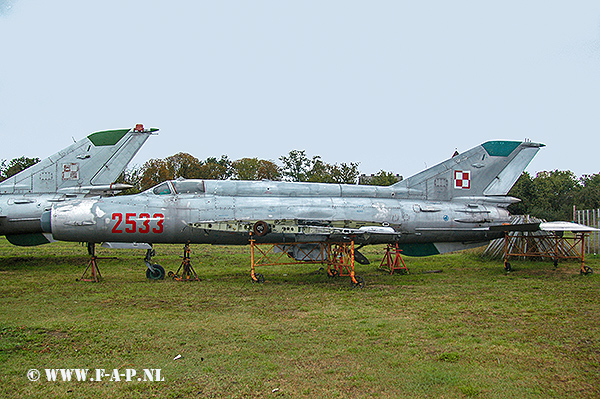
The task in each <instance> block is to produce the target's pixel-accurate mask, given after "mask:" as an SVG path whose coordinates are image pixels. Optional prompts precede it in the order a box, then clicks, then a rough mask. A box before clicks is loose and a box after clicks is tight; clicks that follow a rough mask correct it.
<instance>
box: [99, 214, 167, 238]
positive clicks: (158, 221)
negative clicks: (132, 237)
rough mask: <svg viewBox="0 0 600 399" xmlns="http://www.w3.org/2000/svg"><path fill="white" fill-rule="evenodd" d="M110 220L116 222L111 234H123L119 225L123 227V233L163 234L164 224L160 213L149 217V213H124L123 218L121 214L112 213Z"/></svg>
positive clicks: (163, 216) (163, 217)
mask: <svg viewBox="0 0 600 399" xmlns="http://www.w3.org/2000/svg"><path fill="white" fill-rule="evenodd" d="M112 220H116V221H117V222H116V223H115V225H114V226H113V228H112V230H111V232H112V233H117V234H118V233H123V228H122V227H121V224H124V225H125V233H135V232H138V233H142V234H147V233H150V231H152V232H153V233H156V234H160V233H162V232H163V223H164V222H165V215H163V214H162V213H155V214H154V215H152V217H150V214H149V213H140V214H139V216H138V214H137V213H126V214H125V217H124V218H123V214H122V213H113V214H112Z"/></svg>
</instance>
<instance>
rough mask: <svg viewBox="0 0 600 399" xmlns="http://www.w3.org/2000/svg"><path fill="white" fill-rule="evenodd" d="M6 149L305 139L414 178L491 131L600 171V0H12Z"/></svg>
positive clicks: (263, 151)
mask: <svg viewBox="0 0 600 399" xmlns="http://www.w3.org/2000/svg"><path fill="white" fill-rule="evenodd" d="M0 38H1V39H0V57H1V58H0V137H1V138H2V141H1V143H2V144H1V145H0V159H7V160H10V159H12V158H16V157H20V156H23V155H25V156H28V157H40V158H45V157H46V156H48V155H51V154H53V153H55V152H57V151H58V150H60V149H62V148H64V147H66V146H68V145H69V144H70V143H72V138H75V139H77V140H78V139H81V138H83V137H85V136H87V135H88V134H90V133H92V132H95V131H99V130H106V129H113V128H126V127H133V126H134V125H135V124H136V123H143V124H144V125H145V126H147V127H158V128H160V132H159V135H158V136H154V137H151V138H150V139H149V140H148V141H147V142H146V144H145V146H144V147H143V148H142V149H141V150H140V152H139V154H138V155H137V156H136V158H135V159H134V161H133V164H137V165H141V164H143V163H144V162H145V161H146V160H148V159H151V158H164V157H166V156H169V155H173V154H175V153H177V152H182V151H183V152H188V153H190V154H192V155H194V156H195V157H197V158H199V159H206V158H207V157H211V156H215V157H220V156H221V155H222V154H226V155H227V156H228V157H229V158H230V159H232V160H235V159H239V158H243V157H258V158H263V159H269V160H273V161H277V160H278V158H279V157H280V156H282V155H287V154H288V153H289V151H290V150H293V149H298V150H306V153H307V155H309V156H311V157H312V156H313V155H320V156H321V157H322V159H323V160H324V161H325V162H328V163H340V162H359V163H360V165H359V169H360V171H361V172H362V173H366V174H371V173H376V172H378V171H379V170H382V169H383V170H386V171H390V172H394V173H400V174H402V175H404V176H405V177H407V176H410V175H412V174H414V173H416V172H418V171H420V170H422V169H423V168H425V167H426V166H433V165H434V164H436V163H438V162H441V161H443V160H444V159H446V158H448V157H450V155H452V153H453V152H454V150H455V149H458V151H461V152H462V151H465V150H467V149H469V148H471V147H474V146H476V145H478V144H480V143H482V142H484V141H488V140H497V139H505V140H524V139H525V138H529V139H531V140H532V141H536V142H542V143H545V144H546V145H547V147H546V148H544V149H542V150H541V151H540V153H539V154H538V155H537V157H536V158H535V159H534V160H533V162H532V163H531V164H530V166H529V168H528V170H529V171H530V172H532V173H535V172H537V171H541V170H554V169H559V170H572V171H573V172H574V173H575V174H576V175H577V176H581V175H582V174H591V173H599V172H600V161H599V160H598V159H599V156H598V153H599V151H600V146H599V144H600V139H599V133H600V1H598V0H594V1H577V0H573V1H547V0H545V1H542V0H540V1H523V0H520V1H506V0H505V1H478V0H472V1H460V0H453V1H446V0H444V1H419V2H416V1H402V0H390V1H387V0H385V1H383V0H382V1H377V0H371V1H352V0H343V1H330V0H319V1H310V0H302V1H299V0H298V1H285V0H268V1H261V0H244V1H242V0H238V1H214V0H211V1H202V0H200V1H175V0H174V1H168V2H167V1H152V0H144V1H142V0H118V1H116V0H103V1H94V2H90V1H81V0H54V1H47V0H0Z"/></svg>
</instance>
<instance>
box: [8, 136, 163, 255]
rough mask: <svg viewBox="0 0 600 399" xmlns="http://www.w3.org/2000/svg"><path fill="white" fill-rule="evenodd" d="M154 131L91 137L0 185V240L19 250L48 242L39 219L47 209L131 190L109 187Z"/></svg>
mask: <svg viewBox="0 0 600 399" xmlns="http://www.w3.org/2000/svg"><path fill="white" fill-rule="evenodd" d="M156 131H158V129H156V128H151V129H144V127H143V126H142V125H137V126H136V127H135V128H133V129H118V130H106V131H101V132H96V133H92V134H90V135H89V136H87V137H86V138H84V139H82V140H79V141H77V142H75V143H74V144H71V145H70V146H69V147H67V148H65V149H64V150H61V151H59V152H57V153H56V154H54V155H52V156H50V157H48V158H46V159H44V160H43V161H41V162H38V163H37V164H35V165H33V166H31V167H29V168H27V169H25V170H23V171H21V172H20V173H18V174H16V175H14V176H11V177H9V178H8V179H6V180H4V181H2V182H0V235H5V236H6V238H7V239H8V241H10V242H11V243H13V244H15V245H22V246H30V245H40V244H46V243H48V242H50V239H49V238H50V237H49V235H44V234H43V232H42V229H41V226H40V217H41V216H42V213H43V212H44V211H48V210H49V209H50V207H51V206H52V204H60V203H66V202H69V200H73V199H76V198H83V197H84V196H86V195H100V194H111V193H114V192H118V191H120V190H123V189H126V188H130V187H131V186H130V185H127V184H113V183H114V181H115V180H116V179H117V178H118V177H119V175H120V174H121V173H122V172H123V170H124V169H125V167H126V166H127V164H128V163H129V161H131V158H133V156H134V155H135V154H136V153H137V152H138V150H139V149H140V147H141V146H142V145H143V144H144V143H145V142H146V140H147V139H148V137H149V136H150V135H151V134H152V133H153V132H156Z"/></svg>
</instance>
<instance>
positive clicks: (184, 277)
mask: <svg viewBox="0 0 600 399" xmlns="http://www.w3.org/2000/svg"><path fill="white" fill-rule="evenodd" d="M191 253H192V251H191V250H190V243H189V241H188V242H187V243H186V244H185V245H184V246H183V256H182V258H183V260H182V261H181V265H179V269H177V271H176V272H175V273H173V272H169V274H168V275H169V277H171V278H173V280H177V281H200V279H199V278H198V275H197V274H196V271H195V270H194V268H193V267H192V261H191V257H190V254H191ZM182 269H183V271H182ZM180 271H181V276H179V272H180Z"/></svg>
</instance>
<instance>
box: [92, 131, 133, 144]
mask: <svg viewBox="0 0 600 399" xmlns="http://www.w3.org/2000/svg"><path fill="white" fill-rule="evenodd" d="M128 131H129V129H117V130H103V131H101V132H96V133H92V134H90V135H89V136H88V139H90V141H91V142H92V144H94V145H95V146H96V147H102V146H108V145H115V144H117V143H118V142H119V140H121V139H122V138H123V136H125V134H126V133H127V132H128Z"/></svg>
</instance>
